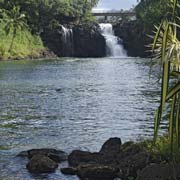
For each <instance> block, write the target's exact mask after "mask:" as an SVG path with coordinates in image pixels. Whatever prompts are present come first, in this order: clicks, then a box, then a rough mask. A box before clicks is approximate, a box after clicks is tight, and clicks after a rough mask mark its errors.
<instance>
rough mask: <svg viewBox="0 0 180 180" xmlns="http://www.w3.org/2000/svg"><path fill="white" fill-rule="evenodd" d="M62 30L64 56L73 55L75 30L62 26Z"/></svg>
mask: <svg viewBox="0 0 180 180" xmlns="http://www.w3.org/2000/svg"><path fill="white" fill-rule="evenodd" d="M62 31H63V36H62V38H63V39H62V40H63V50H64V56H69V57H72V56H73V54H74V47H73V44H74V43H73V30H72V29H68V28H66V27H64V26H62Z"/></svg>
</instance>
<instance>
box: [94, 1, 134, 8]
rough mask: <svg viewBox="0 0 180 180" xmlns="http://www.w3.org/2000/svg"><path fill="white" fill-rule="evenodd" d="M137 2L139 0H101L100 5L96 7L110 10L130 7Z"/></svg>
mask: <svg viewBox="0 0 180 180" xmlns="http://www.w3.org/2000/svg"><path fill="white" fill-rule="evenodd" d="M136 4H137V0H99V3H98V6H97V7H96V8H94V9H95V11H97V10H103V9H104V10H108V9H115V10H120V9H126V10H127V9H130V8H131V7H132V6H133V5H136Z"/></svg>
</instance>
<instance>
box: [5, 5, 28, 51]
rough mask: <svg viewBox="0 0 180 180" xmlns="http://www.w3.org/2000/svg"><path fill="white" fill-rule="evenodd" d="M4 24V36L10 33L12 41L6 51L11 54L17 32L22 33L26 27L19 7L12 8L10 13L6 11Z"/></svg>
mask: <svg viewBox="0 0 180 180" xmlns="http://www.w3.org/2000/svg"><path fill="white" fill-rule="evenodd" d="M5 23H6V24H5V27H4V30H5V32H6V35H9V34H10V33H11V32H12V40H11V43H10V47H9V50H8V51H9V52H11V50H12V48H13V44H14V40H15V37H16V35H17V31H18V30H19V31H22V30H24V29H26V28H27V27H28V26H27V24H26V19H25V15H24V14H22V13H20V7H19V6H14V7H13V9H12V10H11V11H6V14H5Z"/></svg>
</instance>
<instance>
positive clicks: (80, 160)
mask: <svg viewBox="0 0 180 180" xmlns="http://www.w3.org/2000/svg"><path fill="white" fill-rule="evenodd" d="M100 158H101V156H100V155H99V154H98V153H90V152H86V151H79V150H75V151H73V152H72V153H71V154H70V155H69V156H68V162H69V165H70V166H73V167H77V166H79V165H80V164H90V163H93V164H95V163H98V162H99V161H100Z"/></svg>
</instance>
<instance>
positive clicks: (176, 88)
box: [152, 0, 180, 152]
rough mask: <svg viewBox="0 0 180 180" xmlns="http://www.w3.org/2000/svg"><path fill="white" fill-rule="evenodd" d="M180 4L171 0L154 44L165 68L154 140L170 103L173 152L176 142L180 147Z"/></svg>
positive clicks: (159, 59) (170, 141)
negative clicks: (179, 14)
mask: <svg viewBox="0 0 180 180" xmlns="http://www.w3.org/2000/svg"><path fill="white" fill-rule="evenodd" d="M179 7H180V6H179V4H178V2H177V0H172V1H170V4H169V9H171V11H170V12H169V17H168V18H167V17H166V18H165V19H164V20H162V23H161V24H160V25H159V27H155V28H156V31H155V36H154V41H153V44H152V50H153V52H154V54H155V58H154V60H155V61H157V60H158V61H159V64H160V65H161V67H162V88H161V102H160V106H159V108H158V110H157V112H156V117H155V128H154V139H155V140H156V139H157V135H158V130H159V126H160V122H161V120H162V115H163V111H164V109H165V105H166V104H167V103H169V104H171V108H170V117H169V135H168V140H169V144H170V148H171V152H173V151H174V142H176V147H177V148H178V149H179V148H180V140H179V135H180V126H179V125H180V124H179V122H180V116H179V112H180V110H179V108H180V81H179V80H180V79H179V74H180V69H179V66H180V64H179V59H180V41H179V40H178V39H177V28H178V27H179V25H178V24H176V22H178V21H177V18H176V14H177V11H178V8H179ZM172 77H173V78H172ZM175 139H176V140H175Z"/></svg>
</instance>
